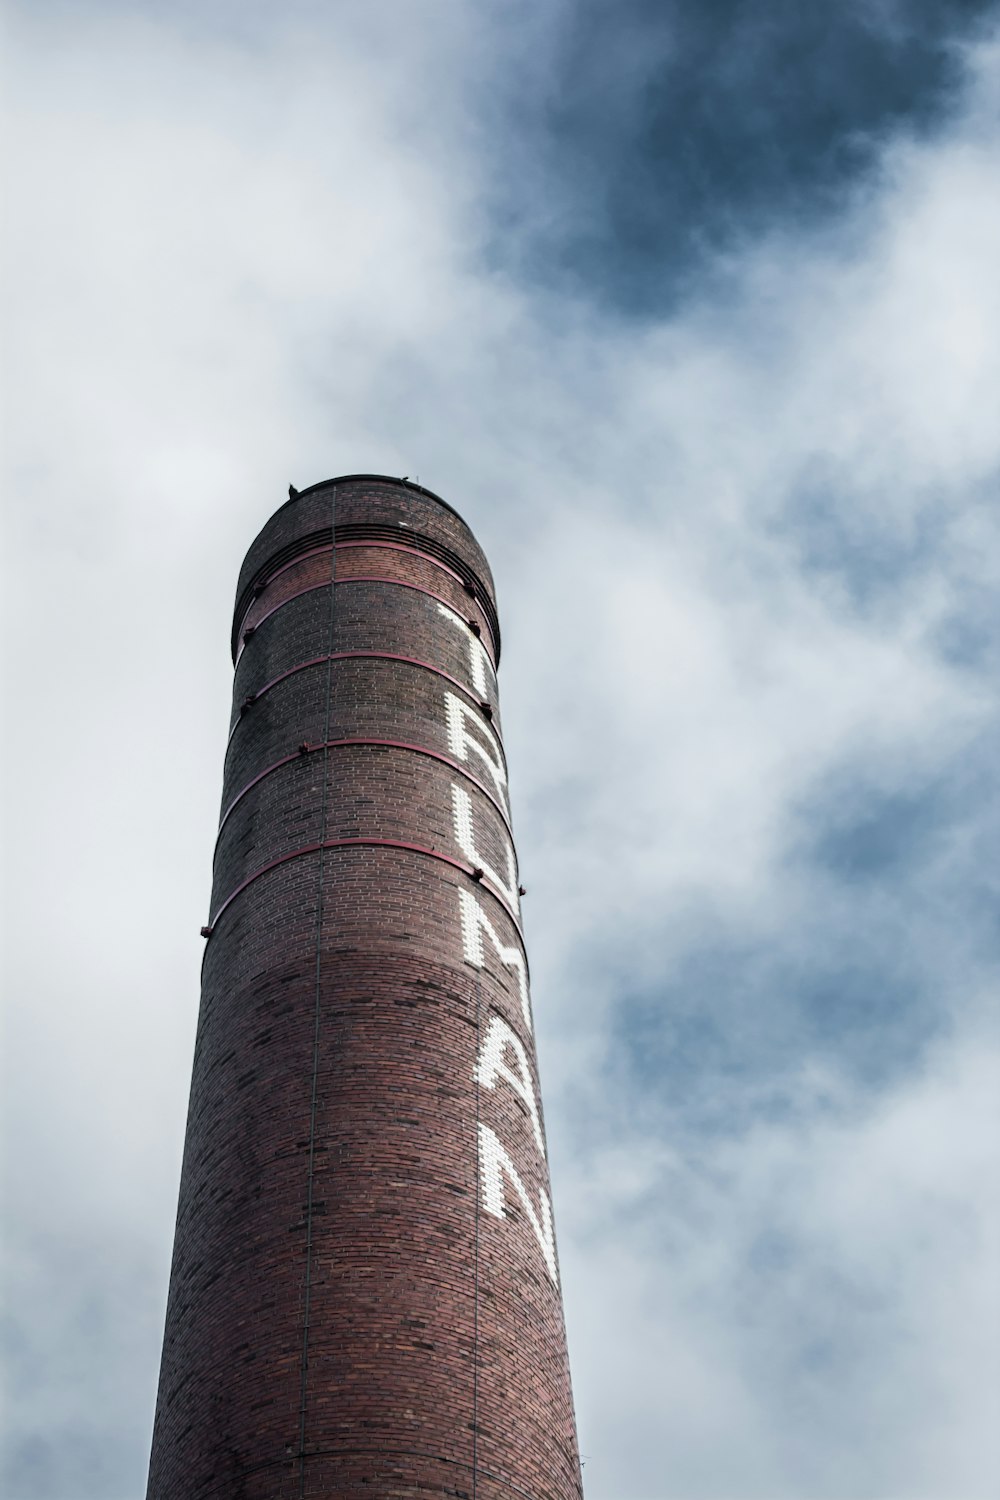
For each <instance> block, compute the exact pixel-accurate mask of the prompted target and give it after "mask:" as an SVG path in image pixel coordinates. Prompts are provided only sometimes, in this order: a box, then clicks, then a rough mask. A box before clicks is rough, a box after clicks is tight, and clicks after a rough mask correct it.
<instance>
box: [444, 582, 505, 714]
mask: <svg viewBox="0 0 1000 1500" xmlns="http://www.w3.org/2000/svg"><path fill="white" fill-rule="evenodd" d="M438 613H439V614H442V615H444V617H445V619H447V620H450V621H451V623H452V624H453V625H455V626H457V628H458V629H459V630H460V631H461V632H462V634H463V635H464V636H465V638H466V643H467V645H468V648H469V672H470V673H471V676H472V685H473V687H474V688H475V690H476V692H477V693H478V694H479V696H480V697H481V698H485V697H486V695H487V693H488V691H489V689H488V687H487V685H486V671H487V668H489V672H490V676H491V677H492V676H493V663H492V662H491V661H490V655H489V652H488V651H487V649H486V647H485V646H484V645H483V643H482V641H481V640H480V638H479V636H478V635H473V633H472V631H471V630H470V629H469V626H468V622H467V621H466V620H463V619H462V616H461V615H458V614H456V613H455V611H454V610H453V609H452V608H451V607H450V606H449V605H447V604H441V603H439V604H438Z"/></svg>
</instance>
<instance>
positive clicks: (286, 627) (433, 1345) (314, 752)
mask: <svg viewBox="0 0 1000 1500" xmlns="http://www.w3.org/2000/svg"><path fill="white" fill-rule="evenodd" d="M331 523H333V525H334V529H333V532H332V534H333V536H334V538H335V540H336V542H337V546H336V547H335V549H334V550H332V551H331V546H330V539H331ZM394 531H395V532H397V533H399V534H400V536H401V537H402V540H401V541H400V542H399V543H398V544H395V545H394V544H393V542H392V537H393V535H394ZM361 532H366V533H367V534H366V535H365V536H361V535H360V533H361ZM359 542H363V543H364V545H358V543H359ZM345 543H346V544H345ZM375 543H377V544H375ZM402 547H405V548H406V549H407V550H406V551H403V550H400V549H401V548H402ZM372 579H375V580H385V581H368V580H372ZM350 580H358V581H350ZM362 580H364V581H362ZM404 585H415V587H410V586H404ZM441 601H446V606H447V607H446V608H442V607H441ZM449 609H450V610H452V611H454V613H449V612H448V610H449ZM331 611H332V612H331ZM456 616H457V618H456ZM469 620H471V621H472V622H473V624H474V627H475V629H472V628H470V627H469V625H468V624H467V623H465V622H466V621H469ZM248 627H252V628H251V629H250V633H249V635H248V637H247V639H246V643H245V645H244V644H243V636H244V632H245V631H246V630H247V628H248ZM484 647H485V655H484V654H483V648H484ZM476 652H479V653H480V654H479V657H478V664H477V657H476V655H475V653H476ZM364 653H368V654H364ZM234 654H238V665H237V670H236V679H235V687H234V700H233V701H234V711H233V722H232V729H231V735H230V741H229V745H228V748H227V752H226V764H225V778H224V790H223V801H222V809H223V822H222V826H221V829H220V834H219V840H218V844H217V848H216V856H215V867H214V882H213V892H212V902H211V913H212V916H211V935H210V937H209V938H208V941H207V946H206V952H205V962H204V970H203V990H202V1007H201V1016H200V1020H199V1026H198V1039H197V1046H196V1052H195V1061H194V1072H193V1079H192V1086H191V1103H190V1113H189V1118H188V1130H187V1140H186V1147H185V1156H184V1166H183V1173H182V1181H181V1193H180V1204H179V1208H178V1217H177V1233H176V1239H175V1247H174V1261H173V1268H172V1271H171V1281H170V1298H169V1304H168V1310H167V1325H166V1333H165V1337H164V1347H163V1364H162V1370H161V1377H160V1391H159V1399H158V1404H157V1415H156V1426H155V1432H154V1439H153V1454H152V1460H151V1465H150V1481H149V1491H148V1494H149V1497H150V1500H209V1497H226V1500H230V1497H232V1500H236V1497H239V1500H265V1497H267V1500H272V1497H274V1500H277V1497H282V1500H284V1497H288V1500H292V1497H303V1496H307V1497H317V1500H318V1497H320V1496H323V1497H333V1496H338V1497H339V1496H344V1497H361V1496H365V1497H366V1500H376V1497H382V1496H385V1497H388V1496H394V1497H401V1496H412V1497H428V1496H446V1495H447V1496H467V1497H473V1496H475V1497H476V1500H501V1497H506V1500H510V1497H513V1496H522V1497H523V1496H526V1497H532V1500H576V1497H578V1496H579V1495H580V1493H581V1491H580V1474H579V1462H578V1458H577V1451H576V1437H575V1431H574V1423H573V1413H572V1400H571V1394H570V1384H569V1369H568V1363H567V1357H566V1345H565V1336H564V1330H563V1317H562V1305H561V1300H560V1294H559V1288H558V1284H557V1280H556V1274H557V1273H556V1269H555V1262H554V1259H552V1258H551V1251H550V1250H549V1248H548V1245H547V1243H544V1242H545V1239H546V1235H545V1231H546V1227H547V1220H546V1207H545V1205H546V1203H547V1195H548V1192H549V1184H548V1170H547V1166H546V1161H545V1157H544V1148H540V1147H539V1143H538V1131H539V1129H540V1128H541V1114H540V1111H541V1103H540V1095H539V1086H538V1076H537V1066H536V1063H535V1054H534V1046H533V1041H532V1033H531V1023H530V1012H529V1011H528V1010H527V1006H526V989H525V988H524V987H523V984H522V979H521V974H522V973H523V974H524V975H525V976H526V973H527V968H526V959H525V958H524V956H523V946H522V941H521V937H520V932H519V928H518V921H519V902H518V896H517V890H516V884H517V879H516V875H515V876H514V878H513V880H511V879H510V871H509V865H508V861H509V860H510V859H511V857H512V852H513V846H512V842H511V837H510V832H509V827H510V823H509V808H508V802H507V795H506V788H505V785H504V771H503V766H504V761H503V759H502V750H501V747H500V743H499V739H498V738H497V736H498V735H499V732H500V717H499V704H498V702H497V697H496V680H495V675H494V671H493V663H494V662H495V660H496V657H497V656H498V654H499V629H498V626H497V623H496V607H495V600H494V596H493V584H492V578H491V576H490V573H489V569H488V567H487V565H486V561H485V558H484V557H483V555H482V553H481V551H480V550H479V547H478V545H477V544H476V542H475V541H474V539H473V538H472V536H471V534H470V533H469V531H468V530H467V528H466V527H465V525H464V523H463V522H462V521H461V520H460V518H459V517H458V516H457V515H456V514H455V513H454V512H453V511H452V510H451V509H450V508H449V507H447V506H446V505H444V504H443V503H442V502H440V501H439V500H437V499H436V498H435V497H433V496H431V495H430V494H428V493H427V492H426V491H422V490H419V489H416V488H413V487H408V486H404V485H402V484H400V483H397V482H395V481H391V480H380V479H373V478H371V477H370V476H355V477H352V478H350V479H347V480H341V481H337V482H336V483H332V482H331V483H330V484H326V485H319V486H314V487H313V488H312V489H311V490H309V491H307V492H304V493H303V495H302V496H300V497H299V498H298V499H297V500H295V501H293V502H292V503H291V504H289V505H287V506H284V507H282V509H281V510H280V511H278V512H277V514H276V515H275V516H274V517H272V520H271V521H270V522H269V523H268V525H267V526H266V527H265V528H264V530H263V531H262V533H261V535H260V536H259V537H258V538H257V540H256V541H255V542H254V544H253V546H252V547H251V549H250V552H249V554H248V557H247V561H246V563H245V564H244V568H243V572H242V573H241V577H240V583H239V586H238V598H237V609H236V618H235V621H234ZM328 658H332V659H329V660H328ZM449 695H450V699H451V704H452V707H451V710H450V712H451V717H452V724H451V730H450V731H449V721H448V713H449V709H448V706H447V705H448V698H449ZM484 703H485V704H486V706H487V707H486V709H485V710H484V708H483V706H482V705H483V704H484ZM456 724H457V725H458V726H459V728H460V730H461V733H458V735H457V737H456ZM345 742H349V743H345ZM387 742H390V743H387ZM477 744H478V745H479V746H480V747H481V749H482V751H483V753H482V754H480V753H478V752H477V750H476V748H475V747H476V745H477ZM300 747H304V748H300ZM456 812H458V813H459V815H460V816H459V823H458V824H456ZM462 817H464V818H465V823H464V824H462V822H461V819H462ZM463 828H464V832H463V831H462V829H463ZM470 834H471V839H472V853H473V854H474V856H475V858H470V857H469V852H468V847H467V846H468V845H469V838H470ZM463 845H464V846H466V847H463ZM400 846H408V847H400ZM482 871H485V873H481V872H482ZM463 893H464V894H463ZM463 900H464V902H465V918H466V923H465V927H464V929H463V922H462V905H461V903H462V901H463ZM472 903H475V905H473V904H472ZM477 910H478V911H479V912H481V913H482V915H483V917H484V918H485V921H486V923H487V924H488V927H485V928H484V927H482V926H480V925H479V924H478V923H477V921H476V920H473V918H474V916H475V913H476V911H477ZM470 913H471V914H472V915H471V916H470ZM477 931H478V934H479V937H478V942H477V940H476V932H477ZM496 944H499V948H500V950H502V951H501V952H498V951H497V947H496ZM536 1119H537V1123H536ZM480 1135H481V1137H482V1139H483V1141H484V1143H485V1144H484V1151H485V1154H481V1153H480V1152H479V1151H478V1150H477V1137H479V1136H480ZM497 1142H498V1143H499V1150H500V1151H501V1152H502V1153H504V1154H505V1155H503V1156H498V1154H497V1149H498V1148H497V1147H496V1145H495V1143H497ZM491 1143H493V1144H491ZM505 1163H509V1166H510V1168H512V1169H513V1172H514V1173H516V1176H517V1178H518V1180H519V1185H520V1187H519V1186H518V1183H515V1182H514V1180H513V1178H512V1176H511V1173H510V1171H509V1170H508V1167H507V1165H505ZM521 1192H523V1194H524V1195H525V1198H526V1200H527V1201H526V1203H525V1201H523V1200H522V1197H521V1196H520V1194H521ZM529 1210H530V1211H529ZM532 1214H533V1215H534V1218H535V1220H536V1222H537V1226H538V1227H537V1228H536V1227H534V1226H533V1224H532Z"/></svg>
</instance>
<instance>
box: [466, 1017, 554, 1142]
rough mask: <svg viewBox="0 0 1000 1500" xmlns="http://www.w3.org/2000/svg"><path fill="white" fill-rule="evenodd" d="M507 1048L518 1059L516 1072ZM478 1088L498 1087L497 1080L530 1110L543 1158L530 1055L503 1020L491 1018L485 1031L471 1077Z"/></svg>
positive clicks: (501, 1018)
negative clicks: (507, 1053)
mask: <svg viewBox="0 0 1000 1500" xmlns="http://www.w3.org/2000/svg"><path fill="white" fill-rule="evenodd" d="M508 1047H509V1048H510V1050H511V1052H513V1054H514V1056H515V1058H516V1059H517V1072H515V1071H514V1070H513V1069H512V1068H509V1067H508V1066H507V1061H506V1052H507V1049H508ZM472 1076H473V1077H474V1078H475V1080H476V1082H477V1083H478V1084H481V1086H482V1087H483V1088H484V1089H492V1088H495V1087H496V1081H497V1079H498V1078H502V1079H503V1080H504V1082H505V1083H509V1084H510V1086H511V1088H512V1089H513V1090H514V1092H515V1094H516V1095H517V1097H518V1098H519V1099H521V1100H523V1101H524V1103H525V1104H526V1105H527V1106H528V1113H529V1115H530V1116H531V1127H532V1129H533V1130H534V1132H535V1140H536V1142H537V1143H538V1149H539V1151H540V1152H541V1154H542V1156H543V1157H544V1156H545V1144H544V1142H543V1140H542V1122H541V1120H539V1118H538V1104H537V1101H536V1099H535V1090H534V1088H533V1087H532V1083H531V1068H530V1066H529V1063H528V1054H527V1053H526V1052H525V1050H524V1044H523V1042H522V1041H521V1038H520V1037H519V1036H518V1035H517V1032H516V1031H513V1030H512V1029H511V1027H510V1026H508V1024H507V1022H506V1021H505V1020H504V1019H503V1017H502V1016H491V1017H490V1024H489V1026H488V1027H487V1029H486V1035H485V1036H484V1038H483V1042H482V1046H481V1047H480V1048H479V1057H478V1058H477V1059H476V1067H475V1071H474V1073H473V1075H472Z"/></svg>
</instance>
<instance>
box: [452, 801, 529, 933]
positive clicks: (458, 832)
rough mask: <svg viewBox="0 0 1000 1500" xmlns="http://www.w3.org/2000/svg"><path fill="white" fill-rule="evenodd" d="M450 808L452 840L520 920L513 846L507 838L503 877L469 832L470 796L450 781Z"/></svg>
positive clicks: (470, 825) (470, 829)
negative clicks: (452, 827)
mask: <svg viewBox="0 0 1000 1500" xmlns="http://www.w3.org/2000/svg"><path fill="white" fill-rule="evenodd" d="M451 811H452V819H453V822H454V825H455V839H456V842H457V843H458V847H459V848H460V849H461V851H462V853H463V854H464V855H465V857H466V859H467V860H469V861H470V862H471V863H472V864H473V865H478V867H479V868H480V869H481V870H482V872H483V874H484V875H485V876H486V878H487V879H488V880H490V881H492V883H493V884H494V885H495V886H496V888H497V890H498V891H502V892H503V894H504V896H505V897H506V899H507V901H508V903H509V904H510V908H511V911H512V912H513V914H514V916H515V917H517V918H518V919H520V916H521V901H520V897H519V896H518V894H517V865H516V864H515V862H514V846H513V845H512V844H511V842H510V840H509V839H508V840H507V850H506V853H507V879H506V880H504V879H503V877H502V876H501V875H498V874H497V872H496V870H494V869H493V867H492V866H491V865H488V864H487V863H486V861H485V859H484V858H483V856H482V855H481V854H480V853H478V851H477V849H476V840H475V835H474V834H473V832H472V798H471V797H470V796H469V794H468V792H466V791H463V790H462V788H461V787H460V786H456V785H455V783H454V782H452V784H451Z"/></svg>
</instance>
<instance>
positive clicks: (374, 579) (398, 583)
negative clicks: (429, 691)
mask: <svg viewBox="0 0 1000 1500" xmlns="http://www.w3.org/2000/svg"><path fill="white" fill-rule="evenodd" d="M342 545H344V546H348V545H350V544H349V543H347V542H345V543H343V544H342ZM423 555H424V554H423V553H422V552H421V553H420V556H421V557H423ZM332 583H333V586H334V587H335V588H337V587H339V586H340V585H341V584H343V583H387V584H391V586H392V587H393V588H397V589H413V591H414V593H417V594H426V596H427V598H428V599H436V600H437V602H438V603H439V604H443V605H445V606H446V608H448V609H450V610H451V612H452V614H455V615H458V616H459V618H460V619H461V611H460V610H458V609H456V608H455V606H454V604H452V602H451V600H450V599H445V598H444V597H443V595H441V594H435V593H434V592H433V590H431V589H425V588H423V587H422V586H421V585H420V584H419V583H406V582H404V580H403V579H402V578H381V577H378V576H376V575H374V574H372V575H370V576H369V575H368V574H357V575H356V576H354V577H351V578H334V579H333V580H332ZM330 584H331V580H330V579H329V578H327V579H324V581H323V582H322V583H311V584H310V585H309V587H308V588H305V589H298V590H297V591H296V592H295V593H294V594H289V596H288V598H287V599H282V600H281V603H280V604H276V605H275V606H274V608H273V609H269V610H268V611H267V614H265V615H261V617H260V619H259V620H257V621H256V623H255V625H254V627H253V628H254V630H259V629H260V627H261V626H262V625H263V623H264V621H265V620H269V619H270V618H271V616H272V615H275V614H277V612H278V610H279V609H282V608H283V607H284V605H286V604H290V603H291V602H292V600H293V599H301V598H302V596H303V594H314V593H315V592H316V590H317V589H328V588H329V587H330ZM469 602H470V603H474V602H475V601H473V600H470V601H469ZM480 612H481V614H482V616H483V619H484V620H485V621H486V629H487V630H488V631H489V632H490V640H491V641H493V653H494V655H495V654H496V641H495V640H494V639H493V630H492V627H491V626H490V622H489V617H488V616H487V614H486V611H485V610H481V611H480ZM249 613H250V611H249V610H247V614H249ZM246 617H247V616H246V615H244V616H243V620H242V621H241V622H240V630H239V641H240V645H239V650H238V651H237V653H236V661H235V662H234V663H233V665H234V666H236V665H237V664H238V663H239V659H240V657H241V656H242V655H243V651H244V648H245V646H246V642H245V641H244V639H243V629H244V622H245V621H246ZM490 665H491V666H492V668H493V670H494V672H495V671H496V669H497V666H496V662H495V661H494V660H492V659H491V662H490Z"/></svg>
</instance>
